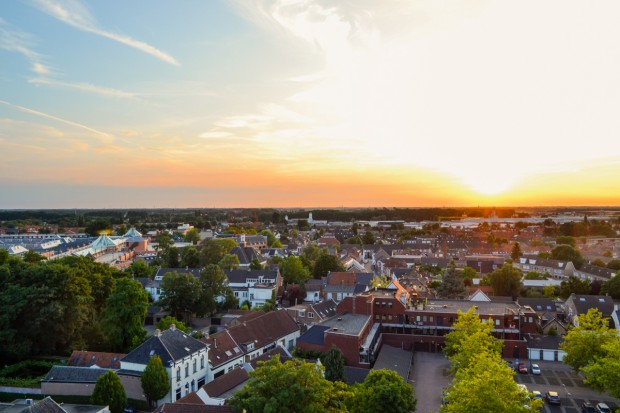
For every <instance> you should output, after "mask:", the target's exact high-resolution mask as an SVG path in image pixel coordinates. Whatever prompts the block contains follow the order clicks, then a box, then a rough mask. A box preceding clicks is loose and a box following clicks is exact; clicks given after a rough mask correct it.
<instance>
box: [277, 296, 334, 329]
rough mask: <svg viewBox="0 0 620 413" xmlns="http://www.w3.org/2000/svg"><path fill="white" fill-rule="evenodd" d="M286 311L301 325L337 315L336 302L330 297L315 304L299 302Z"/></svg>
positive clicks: (317, 322)
mask: <svg viewBox="0 0 620 413" xmlns="http://www.w3.org/2000/svg"><path fill="white" fill-rule="evenodd" d="M285 311H286V312H287V313H288V314H289V315H290V316H291V317H292V318H293V320H295V322H296V323H297V324H299V325H300V326H311V325H314V324H319V323H321V322H323V321H325V320H327V319H328V318H331V317H333V316H335V315H336V302H335V301H334V300H331V299H329V300H325V301H321V302H320V303H315V304H298V305H295V306H293V307H289V308H287V309H286V310H285Z"/></svg>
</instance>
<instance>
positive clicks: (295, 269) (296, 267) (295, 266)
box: [280, 255, 310, 284]
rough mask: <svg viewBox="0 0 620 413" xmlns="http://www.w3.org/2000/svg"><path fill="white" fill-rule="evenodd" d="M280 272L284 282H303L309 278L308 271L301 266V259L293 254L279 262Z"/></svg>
mask: <svg viewBox="0 0 620 413" xmlns="http://www.w3.org/2000/svg"><path fill="white" fill-rule="evenodd" d="M280 272H281V273H282V278H283V280H284V283H285V284H303V283H305V282H306V281H307V280H308V278H310V271H308V269H307V268H306V267H304V266H303V264H302V262H301V259H299V257H296V256H294V255H291V256H290V257H287V258H285V259H284V261H282V262H281V263H280Z"/></svg>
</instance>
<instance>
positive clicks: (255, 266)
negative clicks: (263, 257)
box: [250, 258, 264, 270]
mask: <svg viewBox="0 0 620 413" xmlns="http://www.w3.org/2000/svg"><path fill="white" fill-rule="evenodd" d="M250 269H251V270H263V269H264V268H263V265H262V264H261V263H260V261H259V260H258V258H253V259H252V262H250Z"/></svg>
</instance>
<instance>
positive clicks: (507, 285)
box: [489, 263, 521, 299]
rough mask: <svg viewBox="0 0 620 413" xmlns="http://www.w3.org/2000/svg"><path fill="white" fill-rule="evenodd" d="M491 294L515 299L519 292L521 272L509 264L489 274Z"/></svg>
mask: <svg viewBox="0 0 620 413" xmlns="http://www.w3.org/2000/svg"><path fill="white" fill-rule="evenodd" d="M489 279H490V281H491V287H493V294H495V295H500V296H510V297H513V299H514V298H516V297H517V296H518V295H519V291H520V290H521V271H520V270H519V269H518V268H515V267H513V266H512V264H510V263H504V265H502V267H501V268H497V269H495V270H493V272H492V273H491V274H489Z"/></svg>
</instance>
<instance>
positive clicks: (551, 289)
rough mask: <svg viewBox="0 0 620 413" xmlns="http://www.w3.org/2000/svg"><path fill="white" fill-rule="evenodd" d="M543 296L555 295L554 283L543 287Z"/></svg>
mask: <svg viewBox="0 0 620 413" xmlns="http://www.w3.org/2000/svg"><path fill="white" fill-rule="evenodd" d="M543 296H544V297H547V298H552V297H555V287H554V286H553V285H545V286H544V287H543Z"/></svg>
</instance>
